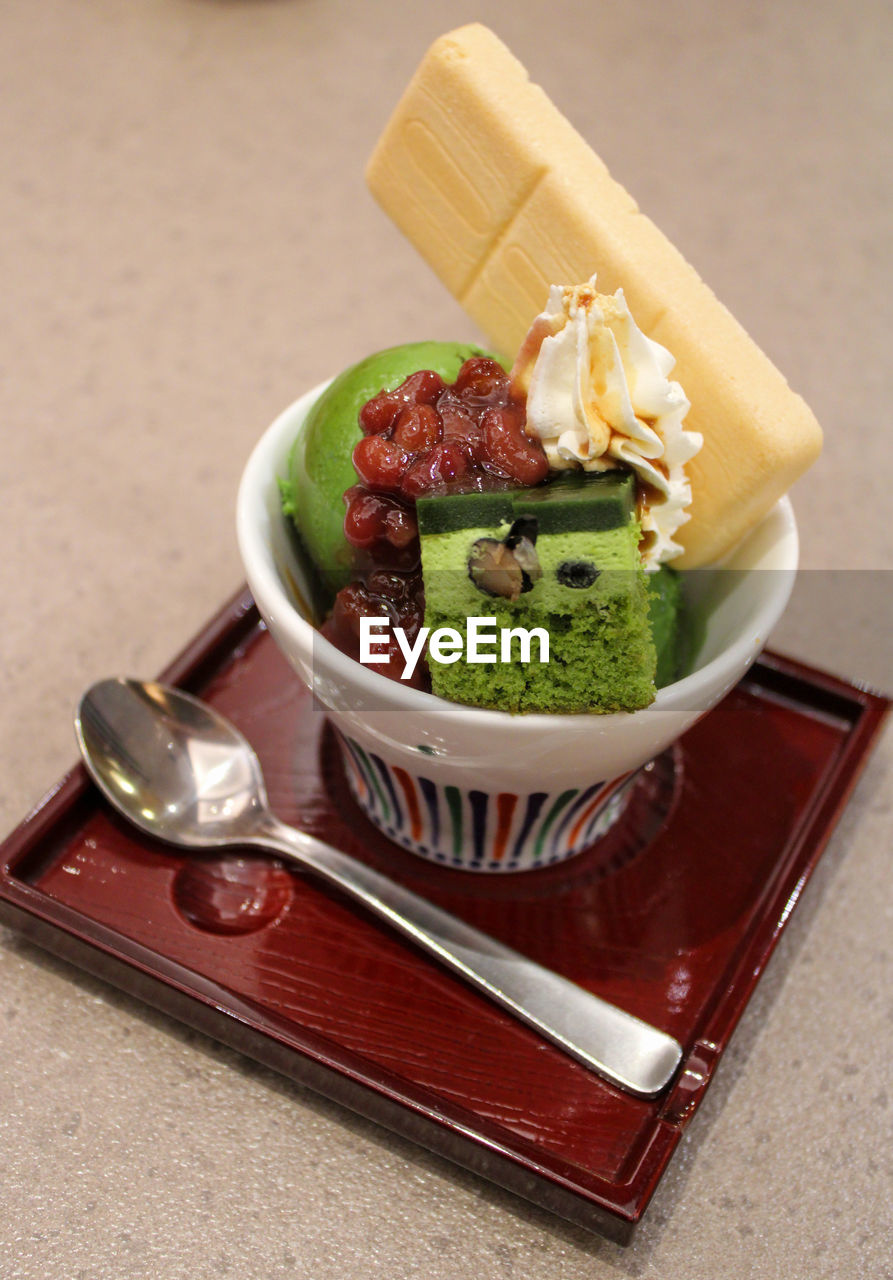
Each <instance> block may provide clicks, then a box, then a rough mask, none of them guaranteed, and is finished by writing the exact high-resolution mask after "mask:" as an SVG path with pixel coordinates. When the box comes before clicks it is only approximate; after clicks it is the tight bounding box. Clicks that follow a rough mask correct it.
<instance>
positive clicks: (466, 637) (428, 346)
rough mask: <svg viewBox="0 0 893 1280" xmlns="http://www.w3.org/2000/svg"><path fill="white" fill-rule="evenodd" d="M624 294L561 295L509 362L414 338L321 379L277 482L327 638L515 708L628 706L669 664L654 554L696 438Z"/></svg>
mask: <svg viewBox="0 0 893 1280" xmlns="http://www.w3.org/2000/svg"><path fill="white" fill-rule="evenodd" d="M553 295H554V296H553ZM618 296H619V295H618ZM621 303H622V298H620V299H619V301H618V299H613V300H612V299H605V298H603V297H602V295H598V294H596V293H595V292H594V290H593V289H592V288H591V287H590V286H586V287H585V288H583V287H581V288H579V289H571V290H565V291H564V292H563V293H562V292H561V291H559V292H558V293H556V291H555V290H553V291H552V294H550V309H549V310H548V311H547V312H546V313H543V315H541V316H540V317H538V318H537V320H536V322H535V323H534V325H533V326H532V328H531V332H530V335H529V340H528V341H527V342H525V344H524V346H523V347H522V350H521V351H520V352H519V354H518V357H517V359H516V361H515V364H514V366H513V367H512V370H511V373H509V372H507V370H506V367H505V366H504V365H503V364H502V363H501V362H500V361H498V360H497V359H496V358H494V357H492V356H488V355H486V354H484V353H482V352H480V351H478V350H477V349H476V348H474V347H468V346H463V345H461V344H456V343H446V342H428V343H411V344H408V345H406V346H402V347H393V348H390V349H389V350H386V351H382V352H379V353H377V354H376V355H373V356H370V357H368V358H367V359H366V360H363V361H361V362H360V363H359V364H357V365H354V366H352V367H351V368H349V369H347V370H346V371H345V372H344V373H342V374H341V375H340V376H339V377H338V378H336V379H335V380H334V381H333V382H332V383H331V384H330V386H329V387H328V388H327V389H326V391H324V392H323V394H322V395H321V396H320V398H319V399H318V400H317V402H316V403H315V404H314V406H313V408H312V409H311V411H310V413H309V414H308V416H307V419H306V420H305V423H304V425H303V428H302V430H301V432H300V434H299V436H298V438H297V440H296V441H295V444H294V447H293V449H292V452H291V456H290V459H289V469H288V475H287V477H285V478H284V479H283V480H282V481H281V482H280V487H281V491H282V502H283V509H284V511H285V513H286V514H287V515H289V516H290V517H291V519H292V522H293V525H294V528H295V530H296V532H297V535H298V538H299V541H300V544H301V547H302V553H303V554H304V555H305V557H306V559H308V560H309V562H310V563H311V564H312V566H313V568H314V570H315V576H316V577H317V578H318V579H319V580H320V582H321V584H322V587H323V591H322V594H321V595H320V596H319V598H318V599H315V600H314V601H312V602H311V605H312V608H316V607H317V606H318V605H319V604H320V603H322V605H323V607H322V608H319V609H317V612H318V617H319V619H320V620H321V630H322V633H323V635H324V636H326V638H327V639H329V640H330V641H331V642H332V643H334V644H335V645H336V646H337V647H339V648H340V649H341V650H342V651H343V652H344V653H346V654H348V655H349V656H351V657H352V658H354V659H355V660H357V661H359V662H361V663H364V664H367V665H369V666H370V668H371V669H372V670H375V671H377V672H379V673H381V674H383V675H385V676H388V677H389V678H391V679H394V680H399V681H406V682H408V683H410V684H411V685H412V686H413V687H415V688H419V689H424V690H428V691H430V692H432V693H434V694H435V695H437V696H439V697H442V698H445V699H449V700H452V701H455V702H460V703H464V704H468V705H473V706H480V707H487V708H493V709H497V710H502V711H508V712H510V713H542V712H549V713H564V714H576V713H584V712H585V713H601V714H605V713H615V712H620V711H629V712H633V711H636V710H639V709H641V708H644V707H646V706H648V705H649V704H650V703H651V702H652V701H653V700H654V697H655V694H656V691H657V690H658V689H659V688H661V687H663V686H664V685H666V684H669V683H671V682H672V681H673V680H675V679H678V678H679V675H680V674H681V670H680V666H681V662H682V661H683V659H684V658H685V657H687V656H688V655H683V652H682V648H681V645H680V633H681V632H682V631H683V630H684V629H683V628H680V625H679V620H680V616H681V602H680V584H679V577H678V575H677V574H676V573H674V571H673V570H672V568H671V567H669V565H668V564H667V561H669V560H671V559H673V558H674V557H675V556H676V555H678V553H679V551H680V550H681V548H680V547H679V546H678V543H677V542H676V541H675V533H676V530H677V529H678V527H679V526H680V524H681V523H682V522H684V520H685V519H686V518H687V515H686V511H685V508H686V506H687V505H688V502H689V501H690V487H689V486H688V482H687V479H686V476H685V472H684V463H685V461H686V460H687V458H688V457H690V456H691V455H692V452H693V450H694V449H695V448H696V447H697V438H696V437H695V436H694V435H693V433H690V432H687V431H686V430H685V429H684V427H683V425H682V420H683V418H684V415H685V411H686V409H687V407H688V406H687V401H686V400H685V397H684V395H683V394H682V392H681V388H679V387H678V384H675V383H671V382H670V381H669V380H668V378H667V373H668V372H669V369H670V368H671V367H672V360H671V358H670V357H669V355H668V353H667V352H665V351H663V349H662V348H659V347H658V346H657V344H655V343H651V342H650V340H648V339H646V338H645V337H644V335H642V334H641V333H640V332H639V331H638V330H637V329H636V328H635V326H634V325H632V323H631V321H630V318H629V316H628V313H627V312H626V311H624V309H623V307H622V306H621ZM553 304H554V305H553Z"/></svg>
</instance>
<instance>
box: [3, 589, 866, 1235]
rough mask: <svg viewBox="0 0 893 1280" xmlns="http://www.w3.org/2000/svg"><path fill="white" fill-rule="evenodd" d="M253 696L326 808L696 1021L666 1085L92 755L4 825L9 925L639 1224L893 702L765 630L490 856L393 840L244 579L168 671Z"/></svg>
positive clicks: (223, 698) (164, 1004) (473, 917)
mask: <svg viewBox="0 0 893 1280" xmlns="http://www.w3.org/2000/svg"><path fill="white" fill-rule="evenodd" d="M163 679H165V680H166V681H168V682H170V683H177V684H180V685H182V686H183V687H185V688H187V689H189V690H190V691H192V692H194V693H198V694H200V695H201V696H203V697H205V698H207V699H208V700H209V701H210V702H212V703H214V704H215V705H216V706H218V707H219V708H220V709H221V710H222V711H223V712H224V713H226V714H227V715H228V716H230V717H231V718H232V719H233V720H234V721H235V722H236V723H237V724H238V725H239V726H240V727H241V728H242V730H243V731H244V732H245V733H246V735H247V736H248V737H249V739H250V740H251V741H252V742H253V744H254V745H255V747H256V748H257V751H258V754H259V756H260V758H261V762H262V765H263V768H264V772H265V775H266V779H267V784H268V790H269V793H270V800H271V803H272V805H273V807H274V809H275V811H276V812H277V813H278V814H279V816H280V817H282V818H283V819H284V820H285V821H287V822H292V823H294V824H296V825H299V826H303V827H305V828H306V829H307V830H309V831H311V832H313V833H314V834H315V835H319V836H320V837H322V838H323V839H325V840H327V841H329V842H330V843H332V844H334V845H336V846H337V847H339V848H341V849H343V850H345V851H346V852H347V853H350V854H351V855H353V856H354V857H357V858H361V859H365V860H366V861H368V862H369V863H371V864H373V865H375V866H376V867H377V868H378V869H380V870H383V871H385V872H386V873H387V874H388V875H390V876H392V877H394V878H395V879H397V880H400V881H402V882H403V883H405V884H407V885H408V886H409V887H411V888H413V889H415V890H416V891H417V892H421V893H423V894H425V895H426V896H428V897H430V898H431V899H432V900H434V901H436V902H437V903H439V904H440V905H441V906H444V907H446V908H447V909H448V910H450V911H453V912H455V913H456V914H457V915H459V916H462V917H463V918H465V919H467V920H468V921H469V922H471V923H473V924H474V925H476V926H477V927H478V928H481V929H484V930H486V931H487V932H489V933H492V934H493V935H495V936H497V937H499V938H501V939H502V940H503V941H505V942H507V943H508V944H509V945H511V946H514V947H516V948H517V949H518V950H520V951H522V952H525V953H526V954H528V955H531V956H533V957H534V958H535V959H537V960H538V961H540V962H541V963H544V964H547V965H549V966H550V967H552V968H554V969H556V970H557V971H559V972H560V973H563V974H564V975H565V976H566V977H568V978H570V979H572V980H574V981H576V982H579V983H580V984H581V985H583V986H585V987H588V988H589V989H591V990H593V991H598V992H599V993H600V994H602V995H604V996H606V997H607V998H608V999H609V1000H612V1001H613V1002H615V1003H616V1004H619V1005H621V1006H623V1007H625V1008H627V1009H629V1010H630V1011H631V1012H632V1013H635V1014H637V1015H638V1016H640V1017H642V1018H645V1019H647V1020H649V1021H651V1022H653V1023H654V1024H656V1025H657V1026H660V1027H662V1028H663V1029H665V1030H666V1031H668V1032H670V1033H671V1034H672V1035H674V1036H676V1037H677V1039H678V1040H679V1041H680V1042H681V1044H682V1045H683V1049H684V1057H683V1061H682V1065H681V1067H680V1070H679V1072H678V1074H677V1075H676V1077H675V1079H674V1081H673V1082H672V1083H671V1084H670V1086H669V1087H668V1089H667V1091H666V1092H665V1093H664V1094H663V1095H662V1096H660V1097H659V1098H657V1099H654V1100H651V1101H646V1100H643V1099H639V1098H634V1097H631V1096H629V1095H628V1094H625V1093H623V1092H621V1091H620V1090H619V1089H616V1088H614V1087H613V1086H612V1085H610V1084H608V1083H606V1082H604V1081H603V1080H601V1079H599V1078H598V1077H597V1076H595V1075H593V1074H592V1073H591V1072H589V1071H586V1070H585V1069H584V1068H583V1067H581V1066H580V1065H578V1064H577V1063H575V1062H574V1061H572V1060H571V1059H569V1058H568V1057H566V1056H565V1055H564V1054H563V1053H561V1052H560V1051H559V1050H558V1049H557V1048H554V1047H553V1046H551V1045H550V1044H548V1043H546V1042H545V1041H543V1040H542V1039H540V1037H538V1036H537V1035H536V1033H535V1032H533V1031H531V1030H530V1029H528V1028H526V1027H525V1026H522V1025H521V1024H520V1023H518V1022H516V1021H515V1020H514V1019H513V1018H511V1017H510V1016H509V1015H508V1014H506V1013H504V1012H503V1011H501V1010H500V1009H498V1008H497V1007H496V1006H494V1005H492V1004H490V1003H489V1002H488V1001H487V1000H486V999H484V998H483V997H482V996H480V995H479V994H478V993H477V992H475V991H474V990H472V989H471V988H469V987H466V986H465V985H464V984H463V983H462V982H461V981H460V980H459V979H458V978H457V977H455V976H454V975H452V974H450V973H448V972H447V971H446V970H444V969H442V968H440V967H439V966H438V965H437V964H436V963H435V962H434V961H433V960H431V959H430V958H428V957H427V956H425V955H423V954H422V953H420V952H418V951H416V950H415V949H414V948H413V947H412V946H411V945H410V944H409V943H408V942H405V941H403V940H402V939H401V938H399V937H397V936H396V935H394V934H392V933H391V932H389V931H388V930H387V929H386V928H385V927H383V926H382V925H380V924H379V923H377V922H375V921H374V920H372V919H371V918H370V917H368V916H366V915H365V914H364V913H363V912H362V911H361V910H359V909H354V908H353V907H351V906H350V905H348V904H347V903H346V902H344V901H343V900H341V899H339V898H338V897H337V895H335V894H334V893H332V892H330V891H329V890H327V889H325V888H323V887H321V886H320V885H318V884H316V883H315V882H314V881H313V880H311V879H310V878H305V877H303V876H301V875H300V874H295V873H292V872H286V871H285V870H284V869H283V868H282V867H281V865H280V864H278V863H276V862H275V860H273V859H266V858H263V857H257V855H249V856H246V858H244V859H241V858H238V857H236V856H233V855H229V856H227V857H223V858H221V857H216V856H211V855H209V856H208V857H207V858H205V859H195V858H193V859H186V858H185V857H184V856H181V855H180V854H178V853H176V852H175V851H173V850H171V849H170V848H169V847H167V846H162V845H160V844H155V843H153V842H152V841H151V840H149V839H148V838H144V837H142V836H141V835H139V833H137V832H135V831H133V830H132V829H131V828H129V827H127V826H125V824H124V823H122V822H120V821H119V820H118V819H117V818H116V817H115V815H113V814H112V813H111V811H110V810H109V809H108V808H107V806H106V805H105V804H104V803H103V802H102V801H101V799H100V798H99V796H98V793H97V792H96V791H95V789H94V788H93V787H92V785H91V784H90V783H89V781H88V779H87V777H86V774H85V772H84V771H83V769H82V768H81V767H80V766H78V767H77V768H75V769H74V770H72V772H71V773H69V774H68V775H67V776H66V777H65V778H64V779H63V780H62V781H61V782H60V783H59V784H58V786H57V787H56V788H54V790H53V791H52V792H50V794H49V795H48V796H47V798H46V799H45V800H44V801H43V802H42V803H41V804H40V805H39V806H38V808H37V809H36V810H35V811H34V812H33V813H32V814H31V815H29V817H28V818H27V819H26V820H25V821H24V822H23V823H22V825H21V826H20V827H19V828H18V829H17V830H16V831H14V832H13V833H12V834H11V835H10V836H9V837H8V838H7V840H6V841H5V842H4V844H3V845H2V846H0V921H2V922H3V923H5V924H8V925H10V926H12V927H13V928H16V929H18V930H20V931H21V932H22V933H23V934H25V935H26V936H27V937H28V938H30V939H32V940H33V941H34V942H36V943H38V944H39V945H41V946H43V947H45V948H46V949H47V950H49V951H52V952H54V953H55V954H57V955H59V956H62V957H63V958H65V959H67V960H69V961H71V962H72V963H74V964H76V965H78V966H80V967H82V968H84V969H86V970H88V971H89V972H91V973H93V974H96V975H98V976H100V977H102V978H104V979H106V980H107V981H109V982H111V983H112V984H114V985H116V986H118V987H120V988H121V989H123V990H125V991H127V992H129V993H131V994H133V995H136V996H138V997H139V998H141V999H143V1000H145V1001H147V1002H148V1003H150V1004H152V1005H154V1006H155V1007H157V1008H159V1009H162V1010H164V1011H166V1012H167V1013H169V1014H171V1015H172V1016H174V1017H176V1018H178V1019H180V1020H182V1021H183V1022H186V1023H188V1024H189V1025H191V1026H193V1027H195V1028H197V1029H199V1030H201V1031H203V1032H206V1033H207V1034H208V1035H211V1036H213V1037H215V1038H217V1039H219V1040H221V1041H223V1042H225V1043H226V1044H228V1045H230V1046H232V1047H234V1048H236V1049H239V1050H241V1051H242V1052H244V1053H245V1054H247V1055H249V1056H251V1057H252V1058H255V1059H257V1060H259V1061H260V1062H263V1063H265V1064H266V1065H268V1066H271V1067H273V1068H275V1069H276V1070H279V1071H281V1072H283V1073H284V1074H286V1075H288V1076H290V1077H292V1078H293V1079H295V1080H298V1081H300V1082H301V1083H303V1084H306V1085H308V1086H310V1087H311V1088H314V1089H316V1090H318V1091H319V1092H321V1093H323V1094H325V1095H327V1096H328V1097H330V1098H333V1099H335V1100H336V1101H339V1102H341V1103H344V1104H345V1105H347V1106H349V1107H351V1108H353V1109H354V1110H356V1111H358V1112H360V1113H362V1114H363V1115H366V1116H368V1117H370V1118H372V1119H374V1120H376V1121H378V1122H380V1123H381V1124H383V1125H385V1126H387V1127H389V1128H391V1129H393V1130H395V1131H396V1132H398V1133H400V1134H402V1135H404V1136H408V1137H409V1138H411V1139H413V1140H414V1141H417V1142H419V1143H420V1144H422V1145H423V1146H425V1147H427V1148H429V1149H431V1150H432V1151H435V1152H438V1153H440V1154H441V1155H444V1156H446V1157H448V1158H449V1159H451V1160H454V1161H456V1162H457V1163H459V1164H461V1165H463V1166H465V1167H466V1168H469V1169H472V1170H474V1171H476V1172H478V1173H480V1174H481V1175H483V1176H484V1177H487V1178H489V1179H491V1180H492V1181H494V1182H497V1183H499V1184H501V1185H502V1186H504V1187H507V1188H509V1189H511V1190H513V1191H515V1192H518V1193H519V1194H521V1195H522V1196H525V1197H527V1198H528V1199H529V1200H532V1201H534V1202H535V1203H537V1204H540V1205H542V1206H544V1207H545V1208H547V1209H550V1210H552V1211H554V1212H556V1213H558V1214H560V1215H561V1216H563V1217H566V1218H568V1219H570V1220H571V1221H574V1222H576V1223H579V1224H580V1225H582V1226H585V1227H588V1228H590V1229H592V1230H596V1231H600V1232H602V1233H603V1234H606V1235H609V1236H610V1237H612V1238H613V1239H616V1240H621V1241H626V1240H628V1239H629V1238H630V1235H631V1232H632V1229H633V1227H634V1225H635V1223H636V1222H637V1221H638V1220H639V1219H640V1218H641V1215H642V1213H643V1212H644V1210H645V1208H646V1206H647V1204H648V1202H649V1200H650V1198H651V1196H652V1194H653V1192H654V1189H655V1187H656V1186H657V1183H658V1181H659V1179H660V1177H661V1175H662V1174H663V1172H664V1170H665V1169H666V1167H667V1164H668V1162H669V1160H670V1157H671V1155H672V1153H673V1150H674V1149H675V1147H676V1145H677V1143H678V1142H679V1139H680V1137H681V1134H682V1131H683V1129H684V1127H685V1125H686V1124H687V1122H688V1121H689V1120H690V1118H691V1116H692V1115H693V1114H694V1112H695V1110H696V1108H697V1107H698V1105H699V1104H700V1102H701V1100H702V1098H703V1097H704V1093H705V1091H706V1089H707V1088H708V1086H709V1084H710V1080H711V1077H712V1074H713V1071H714V1069H715V1067H716V1064H717V1062H718V1060H719V1058H720V1056H721V1054H722V1052H723V1050H724V1048H725V1047H726V1045H727V1044H728V1042H729V1038H730V1036H731V1034H732V1031H733V1029H734V1027H735V1025H736V1023H737V1022H738V1019H739V1018H740V1016H741V1013H742V1011H743V1009H744V1006H745V1005H746V1003H747V1000H748V998H749V996H750V995H751V993H752V991H753V989H754V987H755V985H756V983H757V981H758V980H759V977H760V975H761V973H762V971H763V969H764V968H765V965H766V963H767V961H768V959H769V956H770V954H771V952H772V950H773V948H774V946H775V944H776V942H777V940H778V937H779V936H780V934H781V931H782V929H783V928H784V926H785V923H786V921H787V919H788V918H789V916H790V913H791V910H792V908H793V907H794V905H795V904H796V902H797V900H798V898H799V896H800V893H801V891H802V888H803V886H804V884H805V882H806V880H807V878H808V876H809V874H810V872H811V871H812V869H813V868H814V867H815V865H816V863H817V861H818V859H819V857H820V855H821V853H822V850H823V848H824V847H825V844H826V842H827V839H828V836H829V834H830V832H831V830H832V828H833V826H834V823H835V821H836V819H837V817H838V816H839V814H840V812H841V810H842V808H843V806H844V804H845V803H846V800H847V798H848V796H849V794H850V792H851V790H852V788H853V786H854V784H855V781H856V778H857V776H858V773H859V771H860V768H861V766H862V764H863V763H864V760H865V758H866V755H867V753H868V751H869V750H870V747H871V744H872V742H873V741H874V739H875V737H876V735H877V733H878V732H879V730H880V726H881V723H882V721H883V719H884V716H885V714H886V712H887V711H888V709H889V700H888V699H887V698H884V697H881V696H880V695H877V694H874V693H871V692H868V691H866V690H864V689H861V688H858V687H856V686H854V685H851V684H848V683H846V682H845V681H842V680H839V679H836V678H834V677H831V676H828V675H824V674H822V673H820V672H817V671H815V670H813V669H810V668H807V667H805V666H803V665H802V664H800V663H797V662H793V661H790V660H788V659H785V658H782V657H779V656H777V655H770V654H765V655H764V656H763V657H762V658H761V660H760V661H759V662H758V663H756V664H755V666H754V667H753V668H752V669H751V671H750V673H749V674H748V676H747V677H746V678H745V679H744V680H743V681H742V682H741V683H740V684H739V685H738V686H737V688H735V689H734V690H733V691H732V692H731V693H730V694H729V695H728V696H727V697H726V699H725V700H724V701H723V702H722V703H721V704H720V705H719V706H718V707H717V708H716V709H715V710H714V711H712V712H711V713H710V714H709V715H708V716H707V717H705V718H704V719H703V720H702V721H701V722H700V723H699V724H698V725H696V726H695V727H694V728H693V729H691V730H690V731H689V732H688V733H687V734H686V735H685V736H684V737H683V738H682V739H681V740H680V742H679V743H677V744H676V745H675V746H674V747H673V748H672V749H671V750H670V751H669V752H667V753H665V754H664V755H663V756H661V757H660V758H659V759H658V760H657V761H656V762H654V764H653V765H651V766H649V767H648V768H647V769H646V770H645V771H643V772H642V774H641V775H640V776H639V779H638V781H637V783H636V785H635V790H634V793H633V797H632V800H631V801H630V804H629V805H628V807H627V809H626V810H625V812H624V815H623V817H622V818H621V819H620V821H619V822H618V823H617V825H616V826H615V828H613V829H612V831H611V832H609V834H608V836H606V837H605V838H604V840H603V841H602V842H601V843H600V844H598V845H596V846H594V847H593V849H592V850H589V851H586V852H584V853H582V854H579V855H577V857H576V858H574V859H573V860H572V861H570V862H568V863H566V864H564V866H562V867H555V868H546V869H543V870H540V871H533V872H525V873H520V874H518V875H508V876H501V877H486V876H480V875H471V874H469V873H467V872H462V871H455V870H452V869H449V868H446V867H440V866H437V865H433V864H431V865H429V864H427V863H426V862H424V861H423V860H421V859H419V858H416V857H414V856H413V855H412V854H410V853H407V852H405V851H403V850H401V849H399V848H397V847H396V846H394V845H392V844H390V843H389V842H388V841H387V840H386V839H384V837H382V836H381V835H380V834H379V833H378V832H377V831H376V829H375V828H373V827H372V826H371V824H370V823H369V822H368V821H367V820H366V819H365V817H364V816H363V815H362V814H361V813H360V811H359V810H358V809H357V808H356V806H355V805H354V802H353V801H352V799H351V797H350V795H349V793H348V790H347V785H346V781H345V778H344V776H343V773H342V768H341V763H340V757H339V754H338V751H337V747H336V744H335V742H334V735H333V733H332V731H331V728H330V726H329V725H328V723H327V721H326V719H325V717H324V715H323V714H322V713H321V712H320V711H319V710H318V709H317V708H316V706H315V705H314V703H313V701H312V699H311V698H310V696H309V695H308V693H307V692H306V691H305V689H304V688H303V686H301V685H300V683H299V682H298V680H297V678H296V677H295V676H294V675H293V674H292V672H291V671H290V669H289V668H288V667H287V665H286V663H285V661H284V659H283V658H282V657H281V656H280V654H279V653H278V651H277V650H276V648H275V646H274V644H273V642H272V640H271V638H270V636H269V634H268V633H267V631H266V629H265V628H264V626H263V624H262V622H261V621H260V620H259V618H258V615H257V612H256V610H255V607H254V604H253V601H252V600H251V597H250V595H249V594H248V593H247V592H246V591H243V592H241V593H240V594H239V595H238V596H237V597H236V598H235V599H234V600H232V601H230V602H229V603H228V604H227V605H226V606H225V607H224V608H223V609H222V610H221V612H220V614H219V615H218V616H217V617H216V618H215V619H214V620H213V621H212V622H211V624H210V625H209V626H208V627H207V628H206V629H205V630H204V631H203V632H202V633H201V634H200V635H199V636H198V637H196V639H195V640H194V641H193V642H192V644H191V645H190V646H189V647H188V648H187V650H186V651H185V652H184V653H183V654H182V655H181V656H180V657H179V658H178V659H177V660H176V661H175V662H174V663H173V664H172V666H171V667H170V668H168V670H167V671H166V672H165V673H164V674H163Z"/></svg>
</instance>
